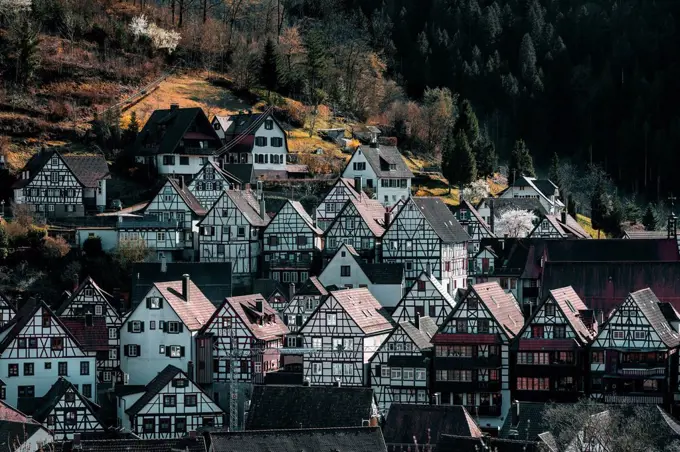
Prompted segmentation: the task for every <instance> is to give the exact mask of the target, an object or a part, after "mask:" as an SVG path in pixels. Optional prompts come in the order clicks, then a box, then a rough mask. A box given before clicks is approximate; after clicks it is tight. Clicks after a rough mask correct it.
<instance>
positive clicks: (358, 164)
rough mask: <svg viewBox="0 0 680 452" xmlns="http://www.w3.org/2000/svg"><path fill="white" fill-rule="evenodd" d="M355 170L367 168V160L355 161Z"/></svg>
mask: <svg viewBox="0 0 680 452" xmlns="http://www.w3.org/2000/svg"><path fill="white" fill-rule="evenodd" d="M353 167H354V171H364V170H366V162H354V164H353Z"/></svg>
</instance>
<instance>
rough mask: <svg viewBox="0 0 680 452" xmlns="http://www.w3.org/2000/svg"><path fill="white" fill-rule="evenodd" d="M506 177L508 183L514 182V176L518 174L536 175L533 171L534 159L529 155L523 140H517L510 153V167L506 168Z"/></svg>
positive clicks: (517, 176) (518, 175)
mask: <svg viewBox="0 0 680 452" xmlns="http://www.w3.org/2000/svg"><path fill="white" fill-rule="evenodd" d="M508 170H509V171H508V179H509V182H510V184H511V185H512V184H514V183H515V178H519V177H520V176H531V177H534V176H536V173H535V172H534V159H533V158H532V157H531V153H530V152H529V148H527V145H526V143H524V140H521V139H520V140H517V141H516V142H515V147H514V148H513V149H512V154H511V155H510V167H509V168H508Z"/></svg>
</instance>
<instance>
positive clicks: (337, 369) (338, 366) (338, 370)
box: [331, 363, 342, 377]
mask: <svg viewBox="0 0 680 452" xmlns="http://www.w3.org/2000/svg"><path fill="white" fill-rule="evenodd" d="M331 371H332V372H333V376H335V377H339V376H342V363H333V364H332V365H331Z"/></svg>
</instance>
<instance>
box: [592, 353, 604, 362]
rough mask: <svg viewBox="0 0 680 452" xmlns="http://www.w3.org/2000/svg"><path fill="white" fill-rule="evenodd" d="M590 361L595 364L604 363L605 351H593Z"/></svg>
mask: <svg viewBox="0 0 680 452" xmlns="http://www.w3.org/2000/svg"><path fill="white" fill-rule="evenodd" d="M590 362H591V363H593V364H604V352H592V353H591V354H590Z"/></svg>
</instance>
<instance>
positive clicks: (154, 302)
mask: <svg viewBox="0 0 680 452" xmlns="http://www.w3.org/2000/svg"><path fill="white" fill-rule="evenodd" d="M146 305H147V308H149V309H160V308H161V307H162V304H161V297H149V298H147V299H146Z"/></svg>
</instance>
